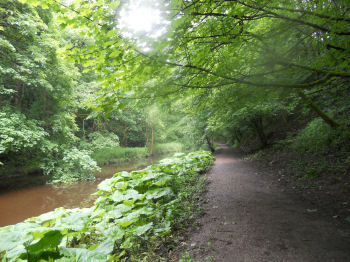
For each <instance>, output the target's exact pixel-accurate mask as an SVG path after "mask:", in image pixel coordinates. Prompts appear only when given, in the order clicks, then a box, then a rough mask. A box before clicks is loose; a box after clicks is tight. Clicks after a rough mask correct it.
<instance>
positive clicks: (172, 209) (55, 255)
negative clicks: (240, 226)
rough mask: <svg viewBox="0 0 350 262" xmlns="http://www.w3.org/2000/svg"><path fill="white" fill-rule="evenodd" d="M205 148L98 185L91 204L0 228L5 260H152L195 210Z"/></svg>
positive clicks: (207, 157)
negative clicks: (94, 198)
mask: <svg viewBox="0 0 350 262" xmlns="http://www.w3.org/2000/svg"><path fill="white" fill-rule="evenodd" d="M213 162H214V158H213V157H212V156H211V154H210V153H209V152H206V151H199V152H193V153H189V154H187V155H184V154H178V155H177V156H176V157H174V158H171V159H164V160H162V161H161V162H160V164H157V165H151V166H149V167H147V168H145V169H143V170H139V171H132V172H130V173H128V172H125V171H123V172H120V173H117V174H115V175H114V176H113V177H112V178H110V179H106V180H104V181H103V182H101V183H100V184H99V185H98V191H97V192H96V193H95V195H96V196H98V198H97V200H96V201H95V204H94V206H93V207H91V208H84V209H78V208H77V209H71V210H69V209H64V208H58V209H56V210H55V211H52V212H49V213H46V214H42V215H40V216H38V217H33V218H30V219H28V220H26V221H25V222H23V223H19V224H16V225H12V226H7V227H3V228H0V258H2V260H3V261H14V260H27V261H39V260H41V259H43V261H52V260H53V259H55V261H73V260H74V261H92V260H93V261H112V260H114V261H118V260H123V261H125V259H131V260H133V261H135V260H137V261H140V260H143V261H145V260H147V261H152V260H153V261H155V259H156V258H157V260H158V259H160V257H158V256H159V255H161V254H157V253H156V252H155V250H156V249H155V248H156V245H159V244H160V243H162V242H164V241H169V239H171V238H172V236H171V233H172V232H173V231H174V230H175V229H179V228H182V227H184V226H185V225H187V224H188V223H189V221H191V218H193V217H194V214H195V213H196V208H197V206H196V205H195V201H194V199H195V198H196V197H198V194H200V193H201V191H202V190H203V185H204V184H203V181H204V180H203V178H202V177H200V174H201V173H202V172H204V171H206V170H208V169H209V168H210V167H211V165H212V164H213Z"/></svg>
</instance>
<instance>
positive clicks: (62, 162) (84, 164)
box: [41, 147, 99, 182]
mask: <svg viewBox="0 0 350 262" xmlns="http://www.w3.org/2000/svg"><path fill="white" fill-rule="evenodd" d="M54 155H55V157H52V156H50V157H47V158H45V159H44V162H43V164H42V165H41V168H42V169H43V171H44V174H45V175H50V176H52V182H71V181H78V180H92V179H94V178H95V177H94V172H95V171H97V170H99V167H98V166H97V163H96V162H95V161H94V160H93V159H92V158H91V157H90V156H89V152H88V151H85V150H79V149H77V148H75V147H73V148H69V149H60V148H58V149H57V148H56V149H55V150H54Z"/></svg>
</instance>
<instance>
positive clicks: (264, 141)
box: [252, 117, 267, 148]
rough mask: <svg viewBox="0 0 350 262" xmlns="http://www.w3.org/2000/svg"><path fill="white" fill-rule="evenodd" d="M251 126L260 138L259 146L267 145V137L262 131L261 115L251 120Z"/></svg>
mask: <svg viewBox="0 0 350 262" xmlns="http://www.w3.org/2000/svg"><path fill="white" fill-rule="evenodd" d="M252 124H253V127H254V129H255V131H256V133H257V135H258V137H259V139H260V142H261V147H262V148H264V147H266V146H267V138H266V135H265V132H264V127H263V123H262V117H258V118H257V119H254V120H252Z"/></svg>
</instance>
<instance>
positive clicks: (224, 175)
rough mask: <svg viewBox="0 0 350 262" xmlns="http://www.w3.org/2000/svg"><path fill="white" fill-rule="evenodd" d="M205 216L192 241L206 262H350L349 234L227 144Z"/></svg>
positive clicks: (212, 182) (215, 168)
mask: <svg viewBox="0 0 350 262" xmlns="http://www.w3.org/2000/svg"><path fill="white" fill-rule="evenodd" d="M216 159H217V160H216V162H215V165H214V166H213V168H212V170H211V171H210V173H209V174H208V177H209V182H210V183H209V186H208V192H207V193H206V195H205V198H206V201H207V203H206V204H205V205H204V211H205V215H204V216H203V217H202V218H201V219H200V221H199V222H200V225H201V226H200V228H199V229H198V230H196V231H195V232H193V233H192V234H191V235H190V236H189V239H188V240H187V241H186V249H187V250H188V252H189V254H190V256H191V257H192V258H195V259H197V260H200V261H223V262H230V261H232V262H236V261H237V262H245V261H246V262H254V261H259V262H261V261H269V262H277V261H278V262H280V261H292V262H294V261H295V262H303V261H305V262H312V261H315V262H316V261H317V262H320V261H322V262H323V261H327V262H328V261H336V262H341V261H344V262H345V261H350V241H349V231H346V230H345V229H342V228H340V227H337V226H336V225H335V224H334V223H333V221H332V218H331V217H330V218H328V217H324V216H322V215H320V214H318V213H317V210H316V209H315V207H314V206H312V205H311V204H309V203H307V202H305V201H303V200H302V199H300V198H298V197H296V196H295V195H294V194H292V193H288V192H285V191H284V190H283V189H282V188H281V187H280V186H279V185H278V184H277V183H274V182H273V179H272V178H271V177H269V176H266V175H262V174H261V173H259V172H260V171H259V170H258V169H257V168H255V167H252V166H250V164H249V163H247V162H245V161H243V160H241V159H240V157H239V156H238V154H237V153H235V151H234V150H233V149H232V148H230V147H228V146H226V145H221V150H220V151H219V152H218V153H217V154H216Z"/></svg>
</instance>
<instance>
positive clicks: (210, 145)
mask: <svg viewBox="0 0 350 262" xmlns="http://www.w3.org/2000/svg"><path fill="white" fill-rule="evenodd" d="M205 140H206V141H207V144H208V146H209V149H210V151H211V152H212V153H214V151H215V148H214V146H213V143H212V142H211V141H210V138H209V136H207V135H206V136H205Z"/></svg>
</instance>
